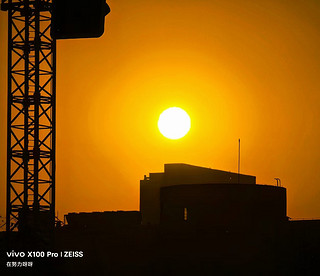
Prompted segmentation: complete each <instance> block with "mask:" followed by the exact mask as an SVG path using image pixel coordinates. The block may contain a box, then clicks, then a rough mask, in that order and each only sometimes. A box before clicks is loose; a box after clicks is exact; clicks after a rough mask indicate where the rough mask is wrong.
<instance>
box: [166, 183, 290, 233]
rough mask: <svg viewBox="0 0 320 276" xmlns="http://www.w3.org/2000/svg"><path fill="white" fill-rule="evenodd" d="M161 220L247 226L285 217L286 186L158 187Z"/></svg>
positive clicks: (264, 224)
mask: <svg viewBox="0 0 320 276" xmlns="http://www.w3.org/2000/svg"><path fill="white" fill-rule="evenodd" d="M160 201H161V224H171V225H178V224H182V223H184V224H185V223H188V224H190V225H196V226H203V227H205V228H207V227H210V226H214V227H221V228H223V229H233V230H248V229H259V230H261V228H263V227H269V226H272V228H274V225H275V224H277V223H279V222H283V221H286V220H287V214H286V189H285V188H283V187H275V186H267V185H250V184H241V185H237V184H230V185H226V184H203V185H179V186H170V187H163V188H161V197H160Z"/></svg>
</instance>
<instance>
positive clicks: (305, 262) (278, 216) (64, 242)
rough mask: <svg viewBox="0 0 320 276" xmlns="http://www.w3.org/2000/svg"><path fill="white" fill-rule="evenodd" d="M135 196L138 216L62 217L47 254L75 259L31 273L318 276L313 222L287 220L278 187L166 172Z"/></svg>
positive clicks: (318, 243)
mask: <svg viewBox="0 0 320 276" xmlns="http://www.w3.org/2000/svg"><path fill="white" fill-rule="evenodd" d="M140 190H141V195H140V211H117V212H113V211H108V212H92V213H69V214H68V215H66V220H67V222H68V224H67V225H64V226H63V227H60V228H57V229H56V231H55V239H54V250H55V251H57V252H61V251H63V252H64V251H65V250H67V251H68V252H70V251H72V252H80V253H81V254H82V256H83V257H81V258H67V259H66V258H60V259H45V260H38V259H37V260H35V267H37V269H39V271H41V272H43V271H44V272H45V273H43V275H47V272H48V271H49V270H48V267H50V271H51V272H52V275H84V274H91V275H139V276H149V275H152V276H154V275H159V276H160V275H161V276H162V275H166V276H167V275H177V276H186V275H189V276H195V275H201V276H206V275H207V276H209V275H210V276H212V275H259V276H260V275H266V276H267V275H281V276H283V275H290V276H291V275H320V268H319V263H320V254H319V252H320V235H319V232H320V220H307V221H297V220H296V221H293V220H290V219H288V217H287V210H286V204H287V203H286V189H285V188H283V187H277V186H271V185H258V184H256V178H255V177H254V176H249V175H241V174H240V175H238V174H236V173H230V172H225V171H219V170H213V169H208V168H201V167H197V166H191V165H186V164H166V165H165V167H164V172H162V173H150V175H149V177H145V178H144V179H143V180H141V182H140ZM22 240H23V237H20V238H19V237H17V239H16V240H15V241H14V242H15V243H16V245H17V248H21V243H22V242H21V241H22ZM0 244H1V235H0ZM26 248H27V247H26ZM9 249H10V250H11V249H12V246H10V247H8V250H9ZM28 249H29V248H28ZM35 249H36V248H35ZM50 250H51V249H50ZM32 275H38V274H32ZM39 275H40V274H39Z"/></svg>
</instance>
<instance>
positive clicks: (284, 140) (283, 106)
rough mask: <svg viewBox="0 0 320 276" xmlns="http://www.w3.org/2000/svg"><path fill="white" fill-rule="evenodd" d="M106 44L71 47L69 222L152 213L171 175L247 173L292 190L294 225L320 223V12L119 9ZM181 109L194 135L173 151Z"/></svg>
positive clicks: (67, 44)
mask: <svg viewBox="0 0 320 276" xmlns="http://www.w3.org/2000/svg"><path fill="white" fill-rule="evenodd" d="M108 3H109V5H110V7H111V13H110V14H109V15H108V16H107V20H106V21H107V22H106V32H105V34H104V35H103V37H101V38H99V39H79V40H68V41H58V52H57V171H56V178H57V182H56V186H57V190H56V193H57V201H56V207H57V211H58V212H59V216H60V218H62V214H65V213H67V212H73V211H75V212H79V211H104V210H119V209H122V210H134V209H138V208H139V180H140V179H142V178H143V175H144V174H148V173H149V172H160V171H163V164H164V163H170V162H181V163H189V164H193V165H198V166H205V167H211V168H216V169H222V170H228V171H229V170H230V171H237V147H238V144H237V143H238V138H240V139H241V172H242V173H246V174H251V175H256V176H257V183H263V184H272V185H274V184H275V183H276V182H275V180H274V177H280V178H281V180H282V184H283V185H284V186H285V187H286V188H287V195H288V215H289V216H290V217H294V218H319V217H320V201H319V197H320V174H319V171H320V162H319V161H320V147H319V146H318V143H319V141H320V129H319V125H320V116H319V115H320V93H319V91H320V77H319V73H320V54H319V49H320V35H319V34H320V3H319V1H316V0H313V1H312V0H308V1H303V0H301V1H297V0H295V1H293V0H287V1H284V0H282V1H281V0H274V1H272V0H265V1H263V0H261V1H255V0H251V1H244V0H241V1H240V0H233V1H232V0H230V1H221V0H219V1H218V0H216V1H214V0H192V1H191V0H190V1H188V0H170V1H169V0H163V1H150V0H140V1H138V0H136V1H130V0H117V1H115V0H112V1H111V0H110V1H108ZM6 20H7V19H6V13H4V12H1V13H0V92H1V93H0V134H1V136H0V139H1V140H0V195H1V198H0V215H1V216H4V215H5V177H6V176H5V167H6V102H7V94H6V93H7V92H6V70H7V67H6V58H7V57H6V55H7V52H6V51H7V44H6V43H7V39H6V32H7V30H6V28H7V24H6ZM171 106H179V107H181V108H183V109H185V110H186V111H187V112H188V113H189V115H190V117H191V120H192V128H191V131H190V132H189V134H188V135H187V136H186V137H184V138H183V139H181V140H175V141H174V140H168V139H166V138H164V137H163V136H162V135H161V134H160V133H159V132H158V129H157V119H158V116H159V114H160V113H161V112H162V111H163V110H164V109H166V108H168V107H171Z"/></svg>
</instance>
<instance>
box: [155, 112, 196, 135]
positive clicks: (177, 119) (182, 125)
mask: <svg viewBox="0 0 320 276" xmlns="http://www.w3.org/2000/svg"><path fill="white" fill-rule="evenodd" d="M190 127H191V120H190V117H189V115H188V113H187V112H185V111H184V110H183V109H181V108H179V107H170V108H168V109H166V110H165V111H163V112H162V113H161V114H160V117H159V120H158V128H159V131H160V132H161V134H162V135H163V136H165V137H166V138H169V139H173V140H177V139H180V138H182V137H184V136H185V135H186V134H187V133H188V132H189V130H190Z"/></svg>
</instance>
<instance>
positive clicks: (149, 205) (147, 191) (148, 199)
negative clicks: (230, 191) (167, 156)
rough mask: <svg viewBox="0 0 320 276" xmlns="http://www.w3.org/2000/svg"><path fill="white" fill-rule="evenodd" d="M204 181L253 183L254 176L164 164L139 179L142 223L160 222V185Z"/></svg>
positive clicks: (202, 182) (167, 185)
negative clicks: (159, 171) (161, 168)
mask: <svg viewBox="0 0 320 276" xmlns="http://www.w3.org/2000/svg"><path fill="white" fill-rule="evenodd" d="M206 183H224V184H244V183H245V184H250V185H251V184H253V185H254V184H256V178H255V176H249V175H243V174H240V175H238V174H237V173H231V172H226V171H221V170H214V169H209V168H203V167H198V166H192V165H187V164H165V165H164V172H163V173H150V175H149V177H145V178H144V179H143V180H141V181H140V211H141V214H142V224H144V225H148V224H159V223H160V189H161V188H162V187H170V186H175V185H187V184H188V185H198V184H206Z"/></svg>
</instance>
